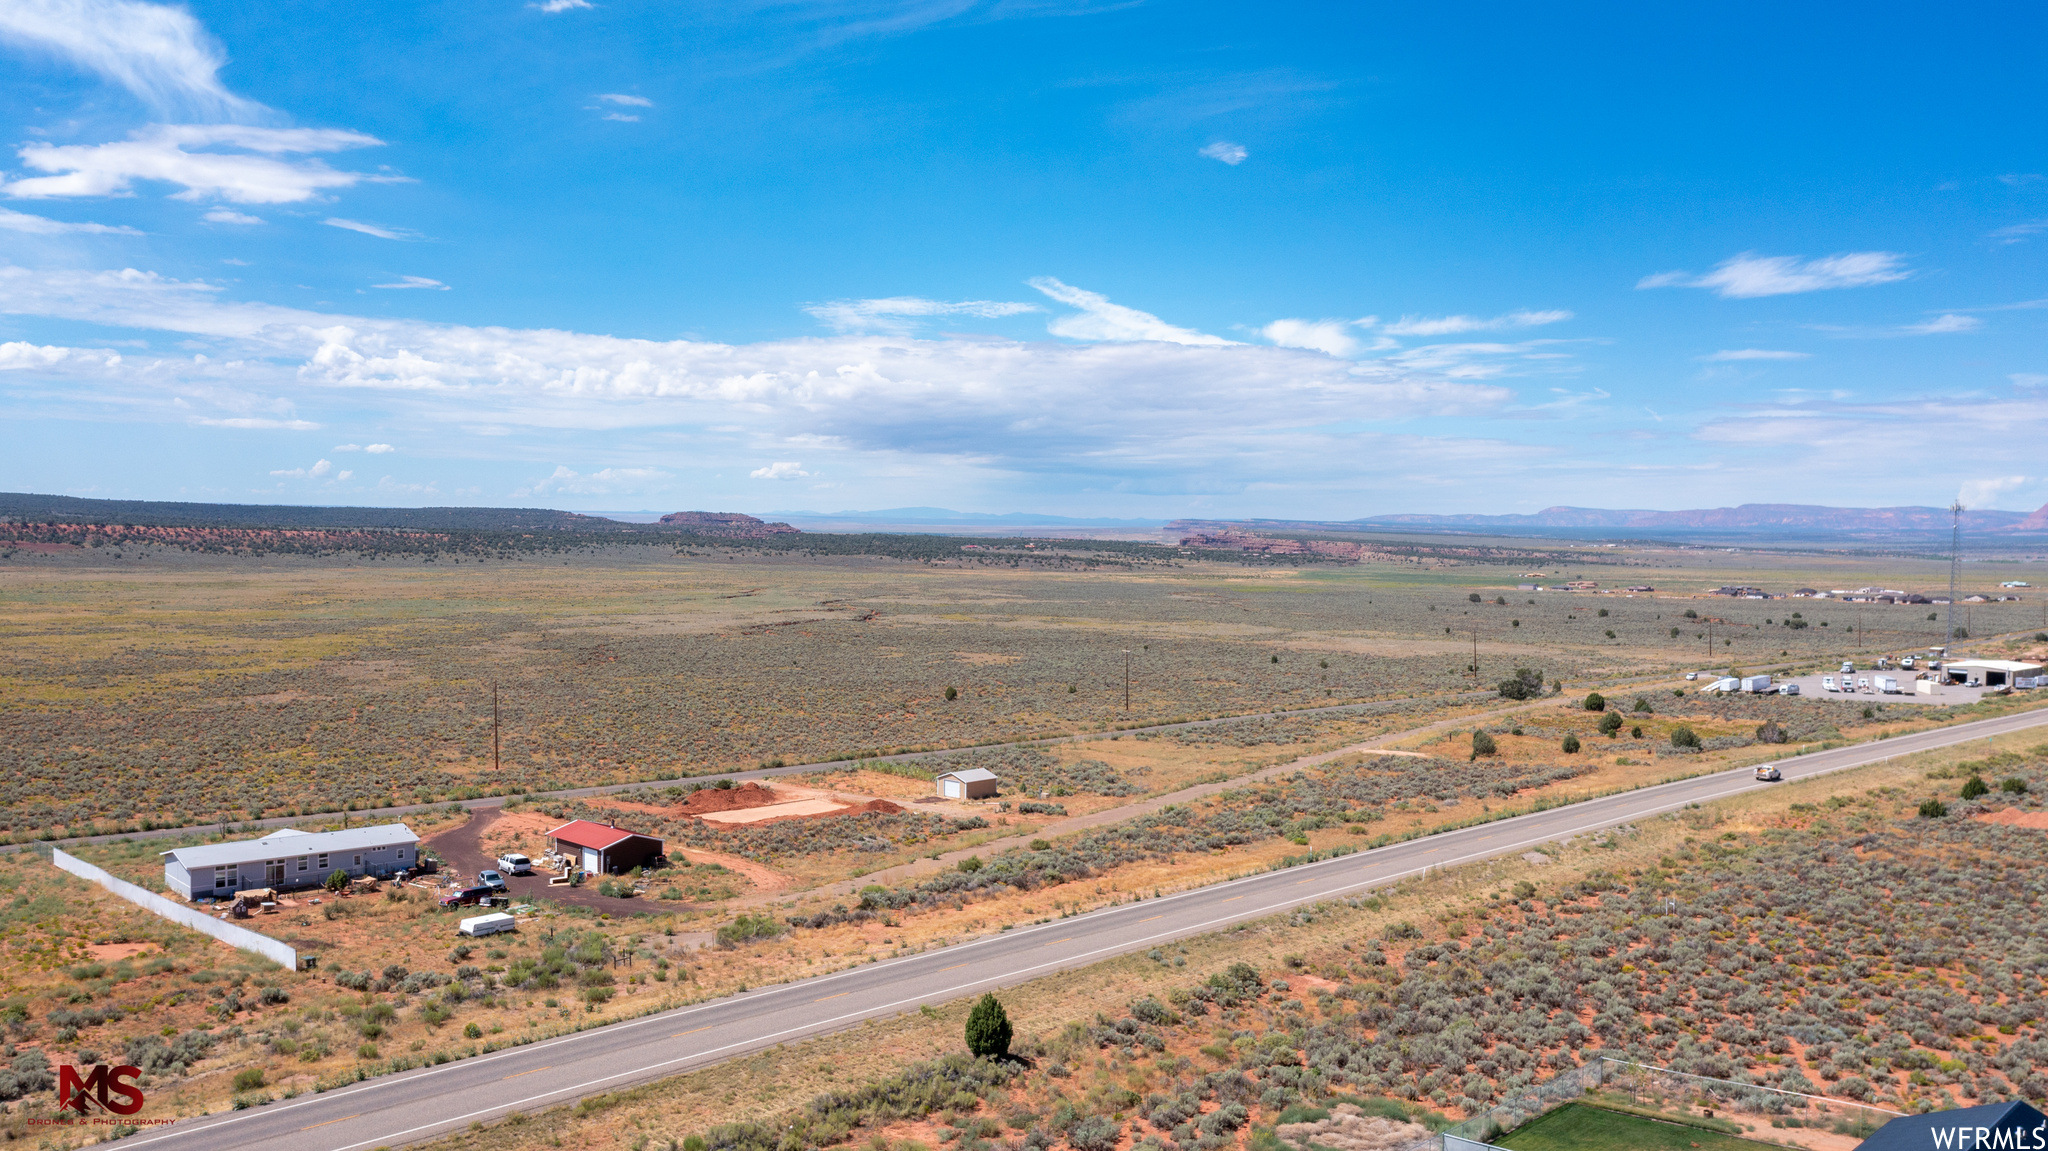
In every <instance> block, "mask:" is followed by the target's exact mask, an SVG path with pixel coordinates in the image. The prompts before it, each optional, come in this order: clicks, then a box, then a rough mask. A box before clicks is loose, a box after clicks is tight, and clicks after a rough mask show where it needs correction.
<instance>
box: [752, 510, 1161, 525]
mask: <svg viewBox="0 0 2048 1151" xmlns="http://www.w3.org/2000/svg"><path fill="white" fill-rule="evenodd" d="M763 514H764V515H770V516H774V517H776V518H777V519H783V520H788V521H790V522H792V523H812V524H818V523H830V522H846V523H863V524H873V523H890V524H933V525H939V526H945V527H957V526H960V525H964V524H998V525H1000V524H1010V525H1029V524H1053V525H1057V524H1070V525H1072V526H1074V527H1088V528H1157V527H1164V526H1165V525H1166V521H1165V520H1144V519H1136V520H1120V519H1109V518H1105V517H1093V518H1090V517H1077V516H1048V515H1037V514H1034V513H1031V512H1003V513H1001V514H993V513H991V514H983V513H981V512H956V511H954V510H953V509H951V508H876V509H874V510H872V511H838V512H808V511H792V512H765V513H763Z"/></svg>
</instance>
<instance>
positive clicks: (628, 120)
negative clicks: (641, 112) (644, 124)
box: [604, 112, 640, 124]
mask: <svg viewBox="0 0 2048 1151" xmlns="http://www.w3.org/2000/svg"><path fill="white" fill-rule="evenodd" d="M604 118H605V119H607V120H617V121H618V122H619V123H621V124H638V123H639V122H640V117H638V116H629V115H627V114H626V113H624V112H606V113H605V114H604Z"/></svg>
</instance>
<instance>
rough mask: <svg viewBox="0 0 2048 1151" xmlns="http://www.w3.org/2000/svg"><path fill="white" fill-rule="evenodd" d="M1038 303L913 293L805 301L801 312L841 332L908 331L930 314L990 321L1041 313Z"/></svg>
mask: <svg viewBox="0 0 2048 1151" xmlns="http://www.w3.org/2000/svg"><path fill="white" fill-rule="evenodd" d="M1044 310H1045V309H1044V308H1041V307H1039V306H1038V305H1037V304H1019V303H1010V302H1007V301H1004V300H960V301H957V302H950V303H949V302H947V301H945V300H924V299H919V298H918V297H916V296H890V297H887V298H884V299H875V300H833V301H830V302H829V303H823V304H805V305H804V311H806V312H808V313H810V314H811V315H813V316H815V317H817V318H818V319H820V320H823V321H824V322H825V323H827V324H829V325H831V326H832V328H833V330H835V331H840V332H871V331H881V332H908V331H910V330H911V329H912V327H913V326H914V323H913V321H915V320H919V319H925V318H929V317H933V316H973V317H975V318H977V319H983V320H993V319H1000V318H1001V317H1003V316H1015V315H1020V314H1022V313H1025V312H1042V311H1044Z"/></svg>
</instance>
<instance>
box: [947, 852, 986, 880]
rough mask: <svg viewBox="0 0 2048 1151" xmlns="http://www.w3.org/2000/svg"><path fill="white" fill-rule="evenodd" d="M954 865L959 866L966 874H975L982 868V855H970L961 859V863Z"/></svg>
mask: <svg viewBox="0 0 2048 1151" xmlns="http://www.w3.org/2000/svg"><path fill="white" fill-rule="evenodd" d="M953 866H955V867H957V868H958V869H959V870H960V871H961V872H963V873H964V874H967V875H973V874H974V873H975V872H977V871H980V870H981V856H979V855H970V856H968V857H967V858H966V859H963V860H961V861H960V862H959V863H956V864H954V865H953Z"/></svg>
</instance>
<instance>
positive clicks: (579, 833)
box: [548, 819, 664, 875]
mask: <svg viewBox="0 0 2048 1151" xmlns="http://www.w3.org/2000/svg"><path fill="white" fill-rule="evenodd" d="M663 847H664V845H663V843H662V841H661V838H660V837H659V836H654V835H642V834H641V833H639V832H637V831H627V830H626V829H624V828H622V827H619V826H617V825H616V824H612V823H592V822H591V821H589V820H587V819H572V820H570V821H569V822H567V823H565V824H563V825H562V826H560V827H558V828H556V829H554V830H553V831H550V832H548V848H549V850H551V851H554V852H556V853H558V854H561V855H567V856H569V857H570V858H572V859H576V860H579V864H578V865H579V866H580V867H582V868H583V870H585V871H587V872H590V873H591V874H592V875H618V874H621V873H623V872H627V871H631V870H633V869H634V868H636V867H645V866H647V865H648V864H651V863H653V862H654V861H656V860H658V859H660V858H661V857H662V854H663Z"/></svg>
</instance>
